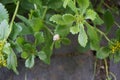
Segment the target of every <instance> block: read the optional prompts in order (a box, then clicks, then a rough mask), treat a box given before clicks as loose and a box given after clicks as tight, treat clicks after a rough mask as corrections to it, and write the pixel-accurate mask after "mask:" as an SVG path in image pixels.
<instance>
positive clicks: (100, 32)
mask: <svg viewBox="0 0 120 80" xmlns="http://www.w3.org/2000/svg"><path fill="white" fill-rule="evenodd" d="M85 24H86V25H88V26H91V25H90V24H89V23H87V22H85ZM91 27H92V26H91ZM96 30H97V31H98V32H99V33H100V34H102V35H103V36H104V37H105V39H106V40H107V41H108V42H111V40H110V39H109V38H108V37H107V36H106V34H105V33H104V32H102V31H101V30H99V29H98V28H96Z"/></svg>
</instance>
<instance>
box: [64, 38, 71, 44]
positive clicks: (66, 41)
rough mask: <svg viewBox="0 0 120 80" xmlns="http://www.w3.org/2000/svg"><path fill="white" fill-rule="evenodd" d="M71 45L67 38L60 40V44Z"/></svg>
mask: <svg viewBox="0 0 120 80" xmlns="http://www.w3.org/2000/svg"><path fill="white" fill-rule="evenodd" d="M70 43H71V41H70V39H68V38H62V44H64V45H69V44H70Z"/></svg>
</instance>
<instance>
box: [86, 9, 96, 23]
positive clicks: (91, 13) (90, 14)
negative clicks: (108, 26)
mask: <svg viewBox="0 0 120 80" xmlns="http://www.w3.org/2000/svg"><path fill="white" fill-rule="evenodd" d="M95 18H96V12H95V11H93V10H91V9H88V10H87V12H86V16H85V19H91V20H92V21H93V20H95Z"/></svg>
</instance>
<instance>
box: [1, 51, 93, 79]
mask: <svg viewBox="0 0 120 80" xmlns="http://www.w3.org/2000/svg"><path fill="white" fill-rule="evenodd" d="M19 63H20V64H19V67H18V70H19V73H20V74H19V75H15V74H14V73H13V72H12V71H9V70H7V69H3V68H2V69H0V80H25V78H26V80H92V78H93V64H94V60H93V56H92V55H91V52H87V53H85V54H79V55H76V56H54V57H52V59H51V64H50V65H46V64H44V63H42V62H41V61H39V60H38V59H36V64H35V66H34V67H33V68H32V69H27V68H25V67H24V61H19Z"/></svg>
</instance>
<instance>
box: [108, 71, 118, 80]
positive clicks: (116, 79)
mask: <svg viewBox="0 0 120 80" xmlns="http://www.w3.org/2000/svg"><path fill="white" fill-rule="evenodd" d="M109 73H110V74H111V75H112V76H113V77H114V80H117V79H116V76H115V74H114V73H112V72H109Z"/></svg>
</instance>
